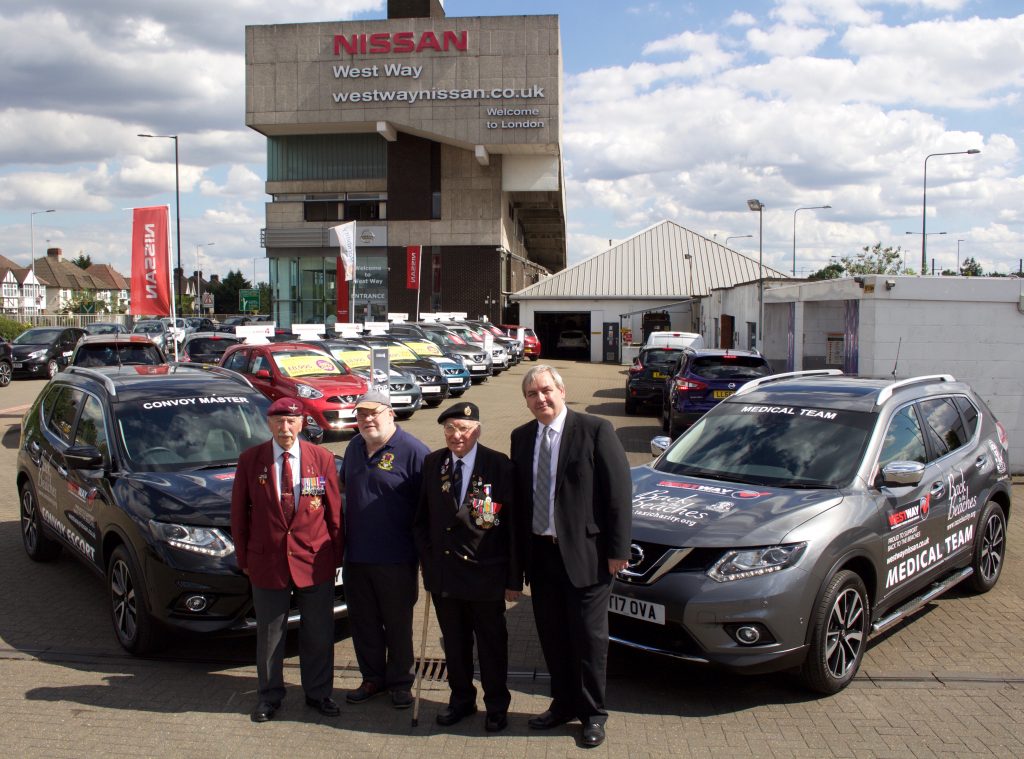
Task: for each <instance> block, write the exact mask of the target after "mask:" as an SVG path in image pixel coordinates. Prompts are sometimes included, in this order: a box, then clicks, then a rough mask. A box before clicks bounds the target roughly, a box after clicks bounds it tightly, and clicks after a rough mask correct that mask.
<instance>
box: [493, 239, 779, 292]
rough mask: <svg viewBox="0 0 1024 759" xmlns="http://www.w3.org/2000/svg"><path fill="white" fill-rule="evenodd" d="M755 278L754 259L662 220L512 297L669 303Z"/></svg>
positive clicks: (770, 273)
mask: <svg viewBox="0 0 1024 759" xmlns="http://www.w3.org/2000/svg"><path fill="white" fill-rule="evenodd" d="M687 254H689V255H690V258H689V259H687V258H686V255H687ZM764 277H765V278H766V279H776V278H778V279H786V278H788V277H789V275H788V274H785V273H784V272H781V271H777V270H776V269H772V268H770V267H768V266H765V267H764ZM758 279H759V274H758V266H757V259H752V258H748V257H747V256H744V255H743V254H741V253H737V252H736V251H734V250H731V249H730V248H727V247H725V246H724V245H721V244H719V243H717V242H714V241H713V240H709V239H708V238H706V237H704V236H702V235H699V234H697V233H696V232H691V231H690V230H689V229H686V228H685V227H681V226H679V225H678V224H676V223H675V222H672V221H668V220H666V221H662V222H659V223H658V224H655V225H654V226H652V227H649V228H647V229H645V230H644V231H642V232H638V233H637V234H635V235H634V236H633V237H630V238H629V239H628V240H626V241H624V242H621V243H619V244H618V245H615V246H613V247H611V248H609V249H608V250H606V251H604V252H602V253H598V254H596V255H593V256H591V257H590V258H588V259H586V260H584V261H580V262H579V263H578V264H574V265H573V266H570V267H569V268H568V269H565V270H563V271H560V272H558V273H557V274H553V275H551V276H550V277H545V278H544V279H542V280H541V281H540V282H537V283H536V284H533V285H530V286H529V287H526V288H523V289H522V290H520V291H519V292H517V293H515V295H514V296H513V297H514V298H516V299H519V300H530V299H535V298H627V299H633V298H659V299H669V300H671V299H680V298H687V297H690V296H691V295H696V296H706V295H708V293H710V292H711V291H712V290H715V289H717V288H722V287H732V286H733V285H736V284H739V283H741V282H756V281H757V280H758Z"/></svg>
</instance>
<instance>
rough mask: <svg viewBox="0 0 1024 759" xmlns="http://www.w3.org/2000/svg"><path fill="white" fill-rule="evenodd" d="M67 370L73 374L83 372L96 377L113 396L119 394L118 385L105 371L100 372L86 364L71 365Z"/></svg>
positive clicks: (87, 375)
mask: <svg viewBox="0 0 1024 759" xmlns="http://www.w3.org/2000/svg"><path fill="white" fill-rule="evenodd" d="M67 371H68V372H69V373H71V374H81V375H84V376H86V377H89V378H90V379H94V380H96V381H97V382H100V383H102V385H103V387H104V388H106V390H107V392H108V393H110V394H111V395H113V396H116V395H117V385H115V384H114V380H112V379H111V378H110V377H108V376H107V375H106V374H104V373H103V372H98V371H96V370H95V369H88V368H86V367H84V366H69V367H68V368H67Z"/></svg>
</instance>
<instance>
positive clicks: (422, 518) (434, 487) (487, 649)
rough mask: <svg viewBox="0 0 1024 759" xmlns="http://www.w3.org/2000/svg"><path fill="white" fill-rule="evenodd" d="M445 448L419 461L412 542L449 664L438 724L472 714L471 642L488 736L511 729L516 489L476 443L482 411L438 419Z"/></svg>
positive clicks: (503, 462) (506, 465)
mask: <svg viewBox="0 0 1024 759" xmlns="http://www.w3.org/2000/svg"><path fill="white" fill-rule="evenodd" d="M437 421H438V423H439V424H442V425H443V426H444V438H445V444H446V447H445V448H442V449H441V450H438V451H434V452H433V453H431V454H429V455H428V456H427V457H426V459H425V460H424V462H423V487H422V490H421V495H420V502H419V508H418V509H417V512H416V520H415V523H414V534H415V537H416V545H417V549H418V551H419V555H420V562H421V564H422V566H423V586H424V588H426V590H427V591H428V592H429V593H430V594H431V596H432V598H433V600H434V609H435V610H436V612H437V620H438V623H439V624H440V626H441V633H442V635H443V636H444V650H445V657H446V659H447V662H448V685H449V687H450V688H451V696H450V697H449V699H448V707H447V708H446V709H445V710H443V711H442V712H440V713H439V714H438V715H437V723H438V724H439V725H442V726H449V725H454V724H455V723H456V722H458V721H460V720H461V719H463V718H464V717H468V716H470V715H472V714H475V713H476V711H477V707H476V688H475V687H474V686H473V641H474V638H475V639H476V648H477V654H478V657H479V660H480V682H481V684H482V685H483V690H484V705H485V706H486V708H487V715H486V718H485V720H484V728H485V729H486V730H487V731H488V732H492V733H493V732H498V731H500V730H504V729H505V727H507V725H508V705H509V703H510V702H511V700H512V696H511V694H510V693H509V690H508V684H507V680H508V631H507V629H506V627H505V602H506V601H515V600H516V599H517V598H519V592H520V591H521V590H522V589H523V583H522V571H521V570H520V568H519V562H518V560H517V559H516V554H515V550H514V540H513V534H514V523H513V515H514V513H515V508H514V505H513V500H514V495H515V482H514V479H513V469H512V462H511V461H509V459H508V457H507V456H506V455H505V454H503V453H499V452H498V451H494V450H491V449H490V448H486V447H484V446H482V445H480V444H479V443H478V442H477V441H478V440H479V438H480V410H479V409H478V408H477V407H476V405H474V404H472V403H458V404H456V405H454V406H452V407H451V408H449V409H447V410H446V411H444V412H442V413H441V415H440V416H439V417H438V418H437Z"/></svg>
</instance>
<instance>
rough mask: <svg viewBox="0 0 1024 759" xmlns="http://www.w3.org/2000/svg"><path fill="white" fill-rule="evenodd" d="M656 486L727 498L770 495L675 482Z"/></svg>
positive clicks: (768, 493)
mask: <svg viewBox="0 0 1024 759" xmlns="http://www.w3.org/2000/svg"><path fill="white" fill-rule="evenodd" d="M658 486H659V487H664V488H680V489H682V490H696V491H697V492H698V493H711V494H712V495H720V496H723V497H727V498H743V499H747V498H762V497H764V496H766V495H771V493H770V492H768V491H761V490H736V489H734V488H723V487H720V486H718V485H702V484H701V483H699V482H683V481H676V480H661V481H660V482H659V483H658Z"/></svg>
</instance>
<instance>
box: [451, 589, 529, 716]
mask: <svg viewBox="0 0 1024 759" xmlns="http://www.w3.org/2000/svg"><path fill="white" fill-rule="evenodd" d="M433 599H434V610H435V611H436V612H437V622H438V624H439V625H440V627H441V634H442V635H443V636H444V655H445V659H446V661H447V664H448V685H449V687H450V688H451V690H452V694H451V697H450V698H449V700H448V704H449V706H451V707H452V708H453V709H458V710H460V711H465V710H467V709H469V708H470V707H472V706H475V705H476V688H475V687H474V686H473V642H474V640H475V641H476V650H477V654H478V657H479V659H480V684H481V685H482V686H483V689H484V705H485V707H486V709H487V713H488V714H504V713H505V712H507V711H508V705H509V704H510V703H511V702H512V694H510V693H509V690H508V628H506V626H505V601H504V599H502V600H500V601H464V600H462V599H458V598H446V597H443V596H438V595H435V596H434V597H433Z"/></svg>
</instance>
